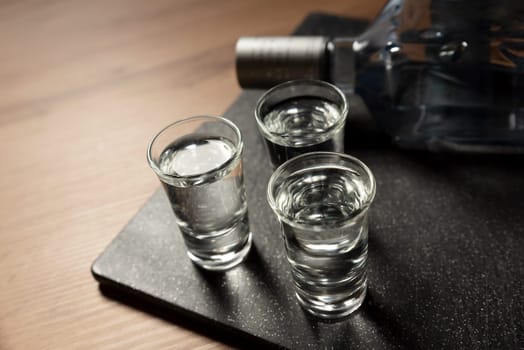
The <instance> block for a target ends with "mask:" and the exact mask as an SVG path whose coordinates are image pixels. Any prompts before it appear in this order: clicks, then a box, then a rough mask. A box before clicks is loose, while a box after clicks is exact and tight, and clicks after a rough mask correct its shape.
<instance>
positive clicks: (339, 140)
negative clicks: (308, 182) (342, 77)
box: [262, 97, 344, 167]
mask: <svg viewBox="0 0 524 350" xmlns="http://www.w3.org/2000/svg"><path fill="white" fill-rule="evenodd" d="M343 118H344V116H343V115H342V112H341V111H340V109H339V107H338V106H337V104H335V103H333V102H330V101H328V100H326V99H323V98H317V97H300V98H292V99H288V100H285V101H283V102H280V103H278V104H276V105H275V106H274V107H272V108H271V110H270V111H269V112H268V113H267V114H266V115H264V116H263V119H262V122H263V124H264V127H265V128H266V130H267V133H268V134H269V135H266V137H265V142H266V146H267V149H268V151H269V156H270V158H271V162H272V164H273V166H275V167H277V166H278V165H280V164H282V163H284V162H285V161H286V160H288V159H291V158H293V157H296V156H297V155H300V154H303V153H309V152H317V151H332V152H343V151H344V132H343V125H341V119H343Z"/></svg>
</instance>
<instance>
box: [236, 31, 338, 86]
mask: <svg viewBox="0 0 524 350" xmlns="http://www.w3.org/2000/svg"><path fill="white" fill-rule="evenodd" d="M327 44H328V38H325V37H319V36H299V37H285V36H282V37H242V38H240V39H239V40H238V41H237V44H236V70H237V79H238V82H239V84H240V86H242V87H243V88H268V87H271V86H274V85H276V84H278V83H281V82H283V81H287V80H294V79H318V80H327V79H328V78H329V77H328V74H329V70H328V62H327V61H328V54H327V52H326V50H327Z"/></svg>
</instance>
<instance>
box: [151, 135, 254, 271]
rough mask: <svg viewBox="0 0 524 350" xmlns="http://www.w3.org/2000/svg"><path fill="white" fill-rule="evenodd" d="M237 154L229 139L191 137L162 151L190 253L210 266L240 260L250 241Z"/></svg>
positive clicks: (170, 193) (168, 186)
mask: <svg viewBox="0 0 524 350" xmlns="http://www.w3.org/2000/svg"><path fill="white" fill-rule="evenodd" d="M234 154H235V148H234V145H233V144H232V143H231V142H230V141H228V140H227V139H224V138H196V137H188V138H185V139H182V140H179V141H177V142H175V143H173V144H171V145H170V146H169V147H167V148H166V149H165V150H164V151H163V152H162V154H161V155H160V160H159V167H160V170H161V171H162V172H163V173H164V174H167V175H172V176H175V178H174V179H173V181H169V179H168V180H167V181H162V183H163V186H164V188H165V190H166V193H167V195H168V198H169V201H170V203H171V206H172V208H173V212H174V213H175V218H176V222H177V225H178V226H179V228H180V230H181V232H182V235H183V237H184V241H185V244H186V245H187V248H188V255H189V257H190V258H191V259H192V260H193V261H195V262H196V263H197V264H199V265H201V266H204V267H205V268H207V269H225V268H228V267H229V266H234V265H236V264H237V263H238V262H239V261H241V260H242V259H243V258H244V256H245V255H246V254H247V252H248V251H249V248H250V245H251V233H250V231H249V221H248V212H247V202H246V195H245V190H244V184H243V176H242V162H241V160H240V155H238V157H237V158H236V159H233V160H232V157H233V156H234ZM231 161H232V163H231V164H228V165H227V166H226V167H225V171H224V170H223V169H222V168H223V167H224V164H226V162H231ZM177 176H178V177H181V178H183V179H184V180H180V181H179V180H178V179H177V178H176V177H177ZM166 182H168V183H166Z"/></svg>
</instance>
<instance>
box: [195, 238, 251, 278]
mask: <svg viewBox="0 0 524 350" xmlns="http://www.w3.org/2000/svg"><path fill="white" fill-rule="evenodd" d="M251 245H252V234H251V232H249V234H248V237H247V240H246V243H245V244H244V245H243V246H242V247H240V249H237V250H235V251H232V252H228V253H225V254H215V255H211V256H208V257H205V258H204V257H202V256H197V255H195V254H193V253H191V251H189V250H188V251H187V255H188V256H189V259H191V261H192V262H193V263H195V264H196V265H198V266H199V267H201V268H203V269H205V270H211V271H225V270H228V269H230V268H232V267H234V266H236V265H238V264H240V263H241V262H242V261H244V259H245V258H246V256H247V254H248V253H249V250H250V249H251Z"/></svg>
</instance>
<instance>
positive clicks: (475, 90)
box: [352, 0, 524, 152]
mask: <svg viewBox="0 0 524 350" xmlns="http://www.w3.org/2000/svg"><path fill="white" fill-rule="evenodd" d="M352 45H353V50H354V52H355V56H356V58H355V62H356V63H355V70H356V73H355V78H354V79H355V90H356V92H357V93H358V94H359V95H361V96H362V97H363V99H364V101H365V102H366V104H367V106H368V108H369V109H370V111H371V113H372V115H373V117H374V118H375V119H376V120H377V122H378V124H379V125H380V126H381V127H382V128H383V129H384V130H385V131H386V132H387V133H388V134H390V135H391V136H392V138H393V140H394V141H395V142H396V143H398V144H400V145H401V146H404V147H409V148H430V149H437V150H442V149H443V150H455V151H482V152H486V151H488V152H489V151H495V152H514V151H517V152H523V151H524V2H521V1H494V0H489V1H487V0H482V1H471V0H462V1H460V0H459V1H450V0H433V1H429V0H426V1H420V0H406V1H399V0H392V1H389V2H388V3H387V4H386V6H385V7H384V9H383V10H382V12H381V14H380V15H379V16H378V17H377V19H376V20H375V21H374V23H372V24H371V26H370V27H369V29H368V30H367V31H365V32H364V33H363V34H362V35H361V36H359V37H358V38H357V39H356V40H354V41H353V44H352Z"/></svg>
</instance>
